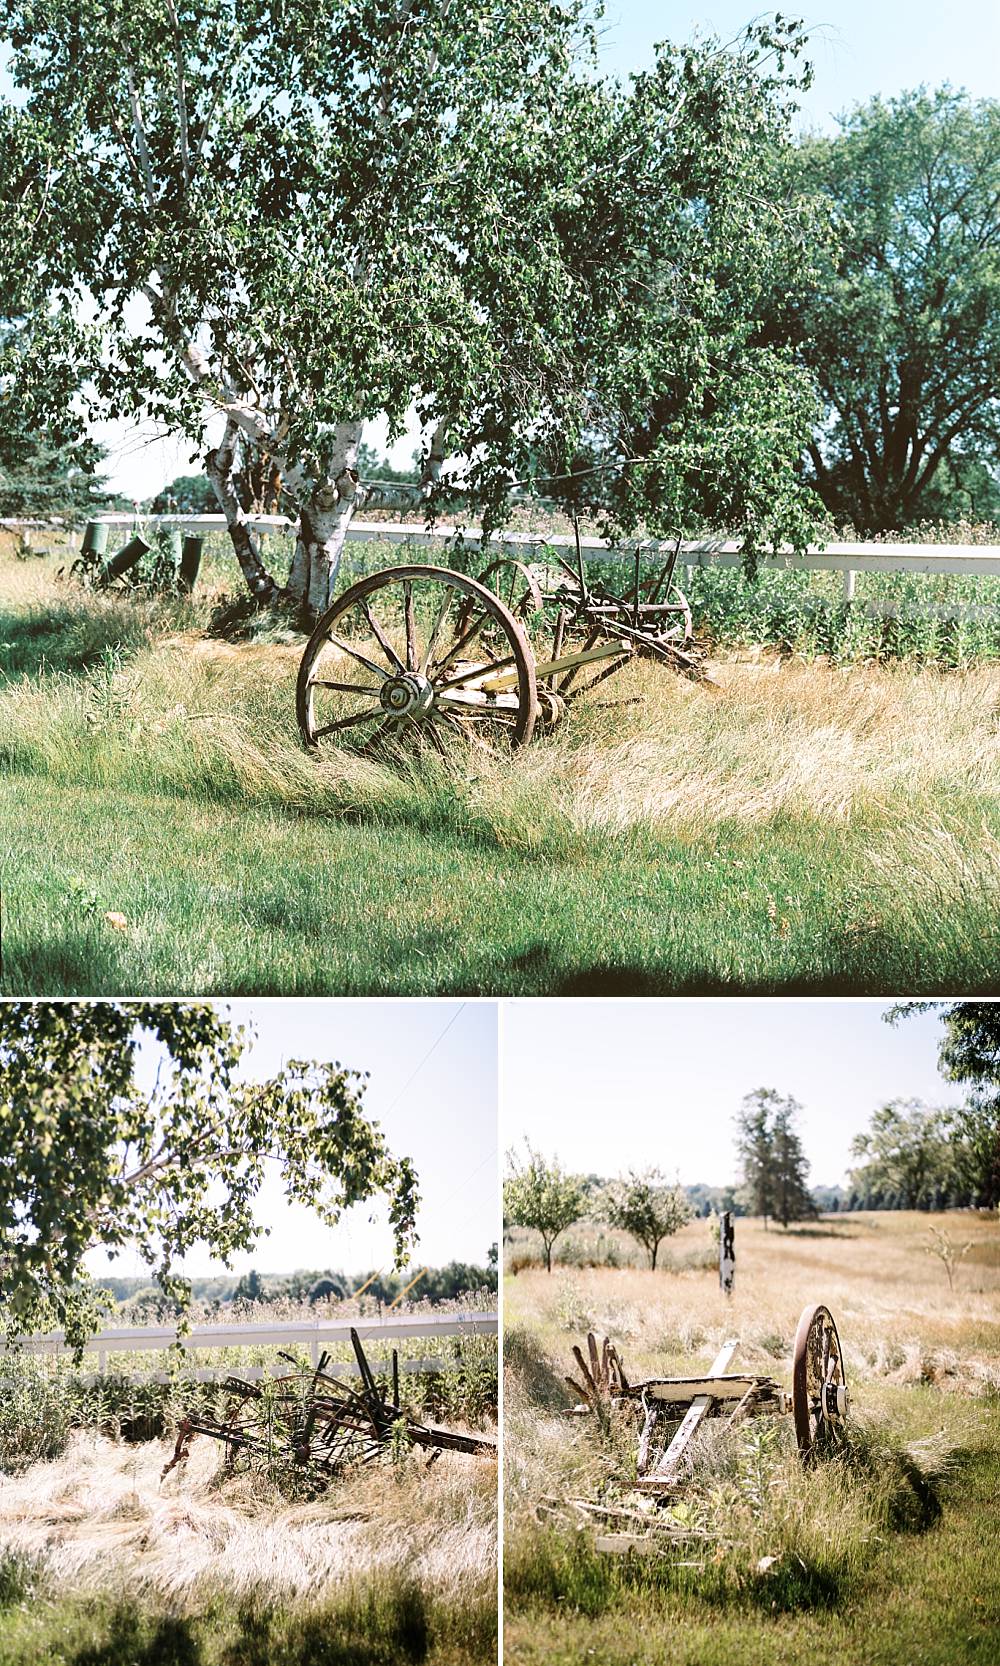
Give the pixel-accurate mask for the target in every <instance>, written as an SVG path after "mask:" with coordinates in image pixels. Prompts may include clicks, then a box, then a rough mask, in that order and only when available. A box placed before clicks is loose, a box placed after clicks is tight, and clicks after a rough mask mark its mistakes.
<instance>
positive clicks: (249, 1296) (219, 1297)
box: [94, 1247, 497, 1314]
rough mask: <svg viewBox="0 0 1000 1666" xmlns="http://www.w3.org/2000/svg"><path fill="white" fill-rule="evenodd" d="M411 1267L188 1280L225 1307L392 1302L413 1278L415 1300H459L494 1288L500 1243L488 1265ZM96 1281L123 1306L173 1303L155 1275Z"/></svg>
mask: <svg viewBox="0 0 1000 1666" xmlns="http://www.w3.org/2000/svg"><path fill="white" fill-rule="evenodd" d="M418 1272H419V1268H418V1269H417V1270H416V1271H415V1270H414V1269H413V1268H412V1267H407V1268H405V1269H404V1270H403V1271H402V1272H400V1273H384V1272H375V1271H373V1270H369V1271H367V1272H360V1273H343V1272H340V1271H335V1270H333V1269H330V1268H299V1269H297V1270H296V1271H295V1272H293V1273H268V1272H260V1271H258V1270H257V1269H256V1268H251V1269H250V1270H249V1272H246V1273H240V1274H236V1273H214V1274H206V1275H204V1276H203V1277H200V1278H199V1277H193V1278H191V1279H190V1280H189V1283H190V1286H191V1294H192V1297H193V1298H194V1300H195V1301H196V1302H198V1303H201V1304H202V1305H203V1306H206V1307H213V1306H217V1307H225V1306H228V1305H230V1304H231V1303H234V1302H238V1303H241V1304H247V1305H252V1304H254V1303H257V1302H259V1303H264V1302H276V1301H288V1302H309V1303H310V1304H315V1303H317V1302H321V1301H324V1302H325V1301H348V1300H350V1299H351V1298H352V1297H353V1296H355V1295H359V1294H361V1295H362V1296H363V1299H364V1300H366V1301H369V1300H370V1301H371V1302H372V1303H373V1304H374V1305H376V1306H378V1305H387V1304H388V1303H390V1302H393V1301H395V1300H397V1298H398V1297H399V1295H400V1294H401V1292H402V1291H403V1290H405V1289H406V1286H407V1285H408V1284H410V1283H411V1282H412V1281H413V1280H414V1279H417V1282H416V1283H414V1284H413V1287H412V1289H411V1290H410V1292H409V1297H410V1299H411V1300H412V1301H428V1302H431V1303H437V1302H446V1301H454V1300H456V1298H458V1297H459V1296H464V1295H472V1294H474V1293H476V1292H478V1291H482V1290H485V1291H487V1292H495V1291H496V1289H497V1266H496V1252H495V1247H494V1248H491V1250H490V1254H489V1258H488V1261H487V1265H486V1266H479V1265H477V1264H476V1263H475V1262H469V1261H449V1262H448V1263H447V1264H446V1265H445V1266H443V1267H428V1268H426V1269H425V1270H424V1271H423V1272H422V1273H420V1276H419V1278H417V1274H418ZM94 1283H95V1284H97V1285H99V1286H100V1287H101V1288H102V1289H104V1290H110V1291H111V1293H112V1295H113V1296H114V1298H115V1301H116V1302H117V1303H118V1306H119V1308H121V1309H127V1310H130V1311H131V1310H134V1311H135V1313H137V1314H138V1313H141V1312H143V1311H148V1312H149V1313H154V1314H165V1313H166V1311H167V1309H168V1308H169V1307H170V1305H171V1304H170V1303H169V1302H168V1301H167V1299H166V1298H165V1296H164V1294H163V1292H162V1290H160V1289H158V1288H157V1286H156V1285H155V1284H153V1283H152V1282H151V1279H150V1278H148V1277H147V1278H143V1277H141V1276H138V1277H125V1276H119V1275H117V1274H113V1273H112V1274H107V1275H106V1276H104V1277H101V1278H97V1279H95V1280H94Z"/></svg>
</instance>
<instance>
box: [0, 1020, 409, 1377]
mask: <svg viewBox="0 0 1000 1666" xmlns="http://www.w3.org/2000/svg"><path fill="white" fill-rule="evenodd" d="M143 1043H145V1044H146V1045H148V1044H150V1043H153V1044H158V1046H159V1049H160V1050H161V1059H162V1062H161V1068H160V1071H159V1073H158V1075H157V1079H156V1081H155V1083H154V1084H153V1085H152V1086H151V1087H147V1086H145V1085H144V1074H143V1073H142V1072H140V1071H139V1070H138V1068H137V1066H138V1054H139V1050H140V1046H141V1045H142V1044H143ZM248 1044H249V1037H248V1036H247V1034H246V1032H245V1031H243V1030H241V1029H238V1028H236V1027H235V1026H234V1025H232V1024H231V1023H230V1022H229V1021H228V1020H227V1019H226V1018H224V1017H222V1016H220V1015H219V1014H218V1013H217V1012H216V1011H215V1010H214V1009H213V1008H212V1007H211V1006H209V1005H208V1004H207V1003H201V1002H188V1003H184V1004H183V1005H176V1006H175V1005H171V1004H169V1003H162V1002H160V1003H158V1002H129V1001H122V1002H118V1001H116V1002H104V1001H101V1002H96V1003H93V1004H91V1003H89V1002H50V1001H37V1002H32V1001H9V1002H6V1003H3V1004H0V1129H2V1131H3V1146H2V1155H0V1315H2V1318H0V1326H2V1329H3V1332H4V1333H5V1334H6V1336H7V1338H8V1339H10V1338H12V1337H15V1336H17V1335H23V1334H27V1333H29V1332H31V1331H33V1330H39V1329H46V1328H48V1327H49V1326H51V1325H54V1324H59V1325H62V1326H63V1327H64V1328H65V1331H66V1339H67V1341H68V1342H69V1343H70V1344H71V1346H73V1347H74V1348H75V1349H76V1350H77V1351H78V1352H79V1351H81V1350H82V1348H83V1345H84V1343H85V1342H86V1340H87V1338H88V1337H89V1336H90V1335H91V1334H92V1333H93V1331H94V1330H95V1329H96V1328H97V1327H98V1326H99V1324H100V1320H101V1317H102V1314H103V1313H105V1312H106V1311H107V1310H108V1308H109V1306H110V1305H111V1304H112V1297H111V1293H110V1292H109V1291H108V1290H102V1289H100V1288H99V1287H98V1286H97V1285H96V1284H95V1283H94V1282H93V1281H92V1279H91V1278H90V1276H89V1275H88V1273H87V1270H86V1267H85V1257H86V1255H87V1252H88V1251H89V1250H91V1249H93V1248H95V1247H97V1246H100V1247H102V1248H104V1249H105V1250H107V1251H108V1252H109V1253H110V1254H112V1255H114V1254H115V1253H117V1252H119V1251H121V1250H123V1249H124V1248H125V1247H126V1246H134V1247H135V1248H137V1249H138V1252H139V1254H140V1256H141V1257H142V1259H143V1260H144V1261H145V1262H146V1264H147V1265H148V1266H149V1267H150V1269H151V1270H152V1272H153V1276H154V1278H155V1280H156V1284H157V1286H158V1287H159V1289H160V1290H161V1291H162V1292H163V1295H164V1297H165V1299H168V1300H170V1301H173V1302H179V1303H180V1307H181V1310H183V1307H184V1306H185V1305H186V1304H187V1302H188V1301H189V1300H190V1285H189V1284H188V1282H187V1280H185V1279H184V1278H183V1277H181V1276H180V1275H179V1274H178V1272H177V1271H176V1263H177V1262H178V1261H179V1260H180V1258H181V1257H183V1256H184V1255H186V1254H187V1253H188V1252H189V1251H191V1250H192V1249H194V1248H195V1247H196V1246H198V1245H205V1246H207V1248H208V1249H209V1250H210V1251H211V1253H212V1254H213V1255H215V1256H217V1257H218V1258H219V1259H220V1260H222V1261H223V1262H228V1260H229V1258H230V1257H231V1256H232V1255H234V1254H235V1253H236V1252H240V1251H244V1252H245V1251H247V1250H252V1249H253V1247H254V1245H255V1244H256V1242H257V1240H258V1238H259V1237H260V1235H261V1229H260V1228H259V1227H258V1226H257V1224H256V1222H255V1220H254V1203H255V1200H256V1198H257V1195H258V1193H259V1192H260V1189H261V1186H262V1185H263V1183H264V1179H265V1177H266V1176H267V1175H269V1174H272V1173H274V1172H275V1171H277V1172H278V1173H280V1175H281V1178H282V1183H283V1186H284V1190H285V1194H286V1196H287V1198H288V1199H289V1201H290V1202H293V1203H299V1204H306V1205H308V1206H309V1207H310V1208H312V1209H313V1210H315V1212H316V1213H317V1214H318V1215H319V1217H320V1219H321V1220H323V1221H325V1222H326V1223H328V1224H330V1225H333V1224H334V1223H335V1222H336V1221H337V1220H338V1219H339V1218H340V1216H341V1214H342V1213H343V1211H344V1210H345V1209H347V1208H349V1207H350V1206H351V1205H352V1204H355V1203H362V1202H366V1201H368V1200H369V1199H373V1198H375V1197H377V1196H382V1197H383V1198H384V1199H385V1200H386V1202H387V1204H388V1216H389V1222H390V1224H391V1227H392V1232H393V1238H394V1242H395V1249H396V1258H397V1264H402V1262H403V1261H405V1259H406V1256H407V1253H408V1248H409V1245H410V1244H411V1243H412V1241H413V1237H414V1220H415V1213H416V1207H417V1202H418V1198H417V1190H416V1175H415V1174H414V1171H413V1167H412V1165H411V1163H410V1162H409V1159H408V1158H405V1157H402V1158H397V1157H394V1156H393V1155H392V1153H391V1152H390V1151H389V1148H388V1146H387V1145H386V1142H385V1138H384V1136H383V1135H382V1133H381V1131H380V1130H379V1127H378V1124H377V1123H374V1122H371V1121H369V1120H368V1119H367V1118H366V1117H365V1116H364V1114H363V1110H362V1097H363V1094H364V1086H365V1083H364V1078H363V1077H362V1076H361V1075H359V1074H358V1072H357V1071H354V1070H347V1069H344V1068H342V1067H341V1066H340V1065H339V1064H330V1063H306V1062H301V1063H296V1062H291V1063H289V1064H288V1065H286V1066H285V1067H284V1068H283V1069H282V1070H281V1071H280V1072H279V1073H278V1075H276V1076H274V1077H272V1078H271V1079H270V1080H268V1081H265V1082H248V1081H243V1080H239V1079H238V1078H237V1071H238V1067H239V1065H240V1063H241V1061H242V1060H243V1058H244V1055H245V1053H246V1051H247V1047H248ZM255 1277H256V1275H255V1274H251V1275H250V1278H251V1279H253V1278H255ZM258 1283H259V1281H258Z"/></svg>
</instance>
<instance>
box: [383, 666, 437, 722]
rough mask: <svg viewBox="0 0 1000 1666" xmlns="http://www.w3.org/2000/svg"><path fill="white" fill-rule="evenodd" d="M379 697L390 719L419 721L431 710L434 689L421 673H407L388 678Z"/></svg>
mask: <svg viewBox="0 0 1000 1666" xmlns="http://www.w3.org/2000/svg"><path fill="white" fill-rule="evenodd" d="M378 697H379V704H380V705H381V706H382V709H383V711H385V712H387V713H388V715H389V716H390V717H408V718H411V719H417V718H421V717H424V716H426V714H427V712H428V711H429V710H430V708H431V705H432V703H433V700H434V687H433V684H431V683H430V682H428V680H427V678H426V677H422V676H421V675H420V672H419V671H405V672H403V673H402V674H401V675H400V676H398V677H387V678H386V680H385V682H384V683H383V684H382V687H381V688H380V689H379V692H378Z"/></svg>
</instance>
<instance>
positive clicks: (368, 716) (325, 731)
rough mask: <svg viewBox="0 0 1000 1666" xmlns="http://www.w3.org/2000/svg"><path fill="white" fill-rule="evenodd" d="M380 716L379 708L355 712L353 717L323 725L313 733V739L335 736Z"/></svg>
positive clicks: (380, 709)
mask: <svg viewBox="0 0 1000 1666" xmlns="http://www.w3.org/2000/svg"><path fill="white" fill-rule="evenodd" d="M381 715H382V707H381V706H371V707H370V708H369V710H368V711H366V712H355V714H354V716H353V717H342V718H340V719H339V720H338V721H337V722H336V723H325V724H324V725H323V727H322V728H321V729H317V730H316V731H315V734H314V736H313V739H314V740H322V739H323V736H324V735H336V734H339V733H340V732H341V730H342V729H354V728H356V727H357V725H358V724H359V723H370V722H371V720H372V718H373V717H381Z"/></svg>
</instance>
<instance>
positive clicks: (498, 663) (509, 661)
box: [437, 654, 517, 694]
mask: <svg viewBox="0 0 1000 1666" xmlns="http://www.w3.org/2000/svg"><path fill="white" fill-rule="evenodd" d="M445 664H447V660H446V661H445ZM516 664H517V661H516V660H515V658H514V656H513V654H508V655H506V657H505V658H504V659H495V660H491V661H490V663H489V664H488V665H476V666H473V668H472V670H471V671H460V672H459V673H458V675H457V676H456V677H449V678H448V681H447V682H446V683H440V684H439V685H438V690H437V692H438V693H439V694H445V693H446V692H447V691H448V689H449V688H461V687H462V685H463V684H464V683H471V682H474V681H475V679H476V678H477V677H495V676H496V675H497V673H498V672H499V671H510V670H511V669H512V668H513V666H514V665H516Z"/></svg>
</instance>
